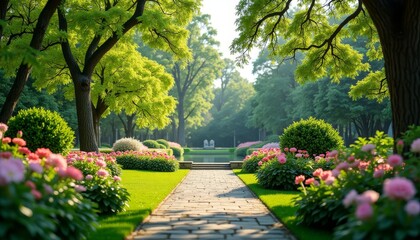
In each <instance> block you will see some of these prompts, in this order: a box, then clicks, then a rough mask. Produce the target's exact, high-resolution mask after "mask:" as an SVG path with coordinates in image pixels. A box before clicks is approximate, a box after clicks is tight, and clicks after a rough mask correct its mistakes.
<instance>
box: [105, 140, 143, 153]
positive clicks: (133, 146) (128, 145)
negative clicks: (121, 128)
mask: <svg viewBox="0 0 420 240" xmlns="http://www.w3.org/2000/svg"><path fill="white" fill-rule="evenodd" d="M143 149H145V147H144V146H143V144H142V143H141V142H140V141H139V140H137V139H134V138H121V139H118V140H117V141H116V142H115V143H114V145H113V146H112V150H114V151H115V152H117V151H120V152H125V151H130V150H132V151H141V150H143Z"/></svg>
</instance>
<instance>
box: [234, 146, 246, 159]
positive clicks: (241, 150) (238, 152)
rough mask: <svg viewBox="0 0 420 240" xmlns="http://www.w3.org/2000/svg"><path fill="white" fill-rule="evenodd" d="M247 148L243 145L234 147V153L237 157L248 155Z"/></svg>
mask: <svg viewBox="0 0 420 240" xmlns="http://www.w3.org/2000/svg"><path fill="white" fill-rule="evenodd" d="M248 149H249V148H247V147H243V148H236V149H235V155H236V156H239V157H245V156H246V155H248Z"/></svg>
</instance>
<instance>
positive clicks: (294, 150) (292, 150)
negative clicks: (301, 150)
mask: <svg viewBox="0 0 420 240" xmlns="http://www.w3.org/2000/svg"><path fill="white" fill-rule="evenodd" d="M289 151H290V152H291V153H295V152H296V151H297V149H296V148H294V147H292V148H290V149H289Z"/></svg>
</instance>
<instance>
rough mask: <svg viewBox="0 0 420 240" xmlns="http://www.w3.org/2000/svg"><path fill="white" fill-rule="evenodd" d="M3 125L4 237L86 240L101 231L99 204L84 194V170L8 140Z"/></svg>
mask: <svg viewBox="0 0 420 240" xmlns="http://www.w3.org/2000/svg"><path fill="white" fill-rule="evenodd" d="M6 131H7V126H6V125H5V124H2V123H0V139H1V142H0V208H1V211H0V230H1V231H0V239H84V238H86V237H87V236H88V235H89V233H90V232H91V231H93V230H94V229H95V223H96V218H97V215H96V213H95V211H94V209H93V206H94V203H92V202H91V201H90V200H88V199H86V198H84V197H83V196H82V194H81V193H80V192H83V191H84V190H85V189H84V187H83V186H81V185H78V184H77V181H80V180H82V179H83V174H82V172H81V171H80V170H79V169H77V168H75V167H72V166H69V165H67V162H66V159H65V158H64V157H63V156H61V155H59V154H53V153H52V152H51V151H50V150H49V149H46V148H39V149H37V150H36V151H35V152H31V151H30V150H29V149H28V148H27V147H26V141H25V140H24V139H22V138H21V137H20V136H21V135H22V134H21V133H19V134H18V135H19V136H18V137H15V138H9V137H4V138H3V134H4V132H6Z"/></svg>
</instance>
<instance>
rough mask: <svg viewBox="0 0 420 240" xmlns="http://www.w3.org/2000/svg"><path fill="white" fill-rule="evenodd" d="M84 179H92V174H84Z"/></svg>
mask: <svg viewBox="0 0 420 240" xmlns="http://www.w3.org/2000/svg"><path fill="white" fill-rule="evenodd" d="M85 179H86V180H92V179H93V176H92V175H90V174H88V175H86V177H85Z"/></svg>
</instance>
